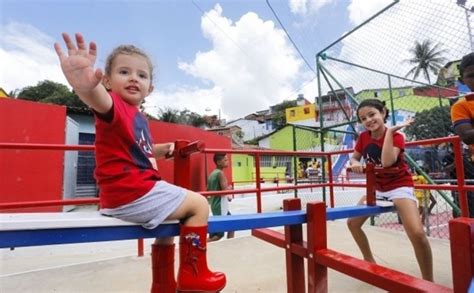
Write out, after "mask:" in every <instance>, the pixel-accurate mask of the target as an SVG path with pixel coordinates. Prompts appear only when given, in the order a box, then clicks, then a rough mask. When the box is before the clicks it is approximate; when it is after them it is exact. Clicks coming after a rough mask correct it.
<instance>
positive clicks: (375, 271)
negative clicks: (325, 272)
mask: <svg viewBox="0 0 474 293" xmlns="http://www.w3.org/2000/svg"><path fill="white" fill-rule="evenodd" d="M315 261H316V262H317V263H319V264H321V265H323V266H327V267H329V268H331V269H334V270H336V271H338V272H341V273H343V274H346V275H348V276H351V277H353V278H356V279H359V280H362V281H364V282H366V283H369V284H372V285H374V286H377V287H379V288H381V289H384V290H387V291H390V292H452V289H450V288H447V287H444V286H441V285H438V284H435V283H432V282H429V281H425V280H422V279H418V278H416V277H413V276H410V275H407V274H404V273H401V272H398V271H395V270H392V269H389V268H385V267H382V266H379V265H377V264H374V263H369V262H366V261H364V260H360V259H357V258H354V257H352V256H348V255H345V254H342V253H339V252H336V251H333V250H330V249H320V250H318V251H317V252H316V254H315ZM463 292H467V291H463Z"/></svg>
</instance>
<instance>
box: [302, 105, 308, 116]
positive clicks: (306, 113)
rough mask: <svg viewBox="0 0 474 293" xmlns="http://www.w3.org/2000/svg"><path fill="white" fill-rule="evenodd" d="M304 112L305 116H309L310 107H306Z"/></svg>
mask: <svg viewBox="0 0 474 293" xmlns="http://www.w3.org/2000/svg"><path fill="white" fill-rule="evenodd" d="M303 111H304V114H305V115H308V114H309V107H305V108H304V110H303Z"/></svg>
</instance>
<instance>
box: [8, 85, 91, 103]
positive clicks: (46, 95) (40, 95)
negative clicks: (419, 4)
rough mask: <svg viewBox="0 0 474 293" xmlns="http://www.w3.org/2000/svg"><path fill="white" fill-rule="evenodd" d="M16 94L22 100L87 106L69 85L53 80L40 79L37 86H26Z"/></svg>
mask: <svg viewBox="0 0 474 293" xmlns="http://www.w3.org/2000/svg"><path fill="white" fill-rule="evenodd" d="M15 96H16V97H17V98H18V99H21V100H29V101H35V102H40V103H50V104H57V105H65V106H70V107H81V108H87V106H86V104H84V103H83V102H82V101H81V100H80V99H79V97H78V96H77V95H76V94H75V93H74V92H72V91H70V90H69V88H68V87H67V86H65V85H63V84H60V83H57V82H54V81H51V80H44V81H40V82H38V84H37V85H35V86H27V87H24V88H22V89H21V90H20V91H19V92H18V94H15Z"/></svg>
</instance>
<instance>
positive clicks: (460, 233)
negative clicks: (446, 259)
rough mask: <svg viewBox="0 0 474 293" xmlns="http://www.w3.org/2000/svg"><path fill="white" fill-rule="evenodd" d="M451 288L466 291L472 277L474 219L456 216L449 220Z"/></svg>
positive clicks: (456, 291) (457, 292) (473, 274)
mask: <svg viewBox="0 0 474 293" xmlns="http://www.w3.org/2000/svg"><path fill="white" fill-rule="evenodd" d="M449 239H450V242H451V265H452V271H453V290H454V292H455V293H461V292H462V293H464V292H468V289H469V286H470V285H471V282H472V281H473V278H474V219H471V218H457V219H453V220H451V221H449Z"/></svg>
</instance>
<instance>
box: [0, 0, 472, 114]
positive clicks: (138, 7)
mask: <svg viewBox="0 0 474 293" xmlns="http://www.w3.org/2000/svg"><path fill="white" fill-rule="evenodd" d="M267 2H268V3H267ZM403 2H407V3H403ZM417 2H418V3H421V2H423V1H421V2H420V1H415V0H412V1H408V0H407V1H401V3H400V5H398V4H397V5H395V6H397V7H395V8H394V9H391V10H390V11H388V13H387V14H386V16H385V15H384V19H385V21H386V23H385V22H379V23H378V24H377V22H374V23H375V24H374V25H372V27H375V28H376V29H375V30H372V31H371V30H370V28H371V26H367V28H365V29H364V30H361V31H362V32H361V33H358V35H357V38H356V37H354V38H353V39H351V38H347V39H345V40H344V41H343V42H340V43H339V44H338V45H337V46H334V47H332V48H330V49H329V50H328V54H330V55H331V56H335V57H341V56H342V57H345V58H348V59H349V60H355V61H360V62H366V63H370V62H371V61H372V60H382V61H383V62H376V65H375V66H377V64H378V65H380V64H384V65H385V63H384V62H387V64H386V65H387V66H386V67H385V68H389V69H390V70H392V69H391V68H392V67H393V64H392V65H390V64H389V63H390V62H391V60H393V59H397V58H398V59H400V58H402V57H407V56H408V55H407V54H408V53H406V52H407V51H408V49H409V47H410V46H412V45H413V38H406V40H404V39H403V38H398V39H395V41H396V42H398V45H400V47H399V48H398V49H397V50H394V51H393V52H392V53H391V54H394V56H398V55H400V56H399V57H397V58H386V56H387V54H386V53H384V52H382V51H380V50H379V52H378V53H377V54H378V55H377V54H376V53H374V52H373V50H374V47H378V46H370V48H367V43H370V44H372V45H373V44H380V46H382V47H383V44H385V43H387V44H388V43H393V41H394V40H393V38H392V39H391V40H387V41H384V40H386V39H387V37H386V35H387V32H386V31H385V29H384V28H385V27H387V29H388V30H393V31H392V33H393V34H394V35H395V34H397V33H399V32H398V31H399V30H401V29H405V30H407V32H406V33H404V34H403V35H404V36H417V35H420V34H426V32H427V31H428V32H430V34H432V35H434V36H436V39H435V41H436V42H437V41H438V40H445V39H446V38H445V36H444V35H443V33H442V32H438V31H436V32H434V31H433V30H434V29H431V28H430V29H428V30H427V27H429V25H428V24H433V23H434V24H436V23H437V22H436V23H435V22H433V19H432V18H436V20H439V19H441V18H442V17H441V16H439V15H436V13H437V11H439V10H440V9H439V5H449V6H446V7H444V6H443V12H444V13H443V15H448V16H449V19H448V20H447V22H448V23H453V20H452V19H453V18H454V19H455V20H456V21H454V24H455V25H456V26H455V27H454V30H456V34H459V37H458V36H457V35H456V34H452V31H451V35H453V37H454V38H455V40H456V42H458V41H459V42H461V44H462V45H459V44H458V43H456V42H451V43H456V44H455V47H456V48H457V49H456V50H453V49H451V50H450V51H449V52H451V53H447V55H449V56H447V57H448V59H452V58H459V56H460V55H461V54H463V53H467V52H466V51H469V48H468V47H467V45H466V44H467V43H468V42H467V41H466V40H467V39H466V37H465V36H466V35H467V34H466V33H465V32H464V30H465V29H464V27H465V25H463V24H462V23H463V22H464V23H465V22H466V19H465V18H463V17H464V11H463V10H462V9H460V8H459V7H457V6H456V5H455V2H456V1H455V0H427V2H426V1H425V2H426V3H429V5H426V4H425V5H424V7H423V8H417V7H410V5H416V4H413V3H417ZM425 2H423V3H425ZM390 3H392V0H268V1H265V0H227V1H211V0H138V1H113V0H96V1H88V0H71V1H60V0H29V1H26V0H0V20H1V22H0V36H1V38H0V62H1V65H2V72H1V73H0V87H2V88H3V89H4V90H5V91H7V92H10V91H14V90H16V89H21V88H23V87H26V86H32V85H36V84H37V83H38V82H40V81H43V80H46V79H48V80H53V81H57V82H61V83H64V84H67V82H66V80H65V78H64V76H63V75H62V72H61V69H60V66H59V61H58V59H57V56H56V55H55V52H54V49H53V44H54V42H61V41H62V40H61V32H68V33H70V34H73V33H74V32H81V33H82V34H83V35H84V36H85V38H86V40H87V41H95V42H96V43H97V46H98V61H97V64H96V66H97V67H100V68H103V65H104V60H105V59H106V57H107V54H108V53H109V52H110V51H111V50H112V49H113V48H114V47H116V46H118V45H120V44H134V45H136V46H138V47H140V48H142V49H144V50H145V51H146V52H147V53H148V54H149V56H150V57H151V59H152V62H153V64H154V70H155V72H154V76H155V78H154V81H153V83H154V86H155V90H154V92H153V93H151V94H150V96H149V97H147V99H146V103H145V107H146V111H147V112H148V113H150V114H151V115H157V114H158V113H159V111H161V110H166V109H167V108H171V109H178V110H184V109H187V110H190V111H192V112H196V113H198V114H200V115H220V116H221V117H222V118H225V119H227V120H228V121H229V120H233V119H237V118H242V117H244V116H246V115H248V114H251V113H254V112H256V111H260V110H265V109H268V108H269V107H270V106H272V105H275V104H277V103H280V102H282V101H284V100H292V99H295V98H296V97H297V95H298V94H304V95H305V97H306V98H307V99H308V100H309V101H310V102H314V97H315V96H316V95H317V94H318V88H317V82H316V79H315V72H314V71H315V55H316V53H318V52H319V51H320V50H322V49H323V48H325V47H327V46H328V45H329V44H331V43H332V42H333V41H335V40H336V39H338V38H339V37H341V36H342V35H343V34H345V33H347V32H348V31H350V30H351V29H353V28H354V27H356V26H357V25H358V24H360V23H362V22H363V21H365V20H366V19H367V18H369V17H370V16H372V15H373V14H374V13H376V12H377V11H379V10H380V9H382V8H384V7H385V6H387V5H388V4H390ZM439 3H444V4H439ZM446 3H448V4H446ZM468 4H470V2H469V1H468ZM418 5H419V4H418ZM430 5H432V7H433V9H432V11H431V12H432V13H423V14H417V13H412V11H413V10H417V11H419V12H420V13H421V10H422V9H428V8H426V7H428V6H430ZM272 9H273V11H272ZM427 12H430V11H428V10H427ZM391 14H393V15H392V16H391ZM404 15H406V16H404ZM401 16H404V17H407V19H406V20H403V25H397V24H393V22H394V21H393V20H391V18H390V17H393V18H394V19H400V17H401ZM277 17H278V18H277ZM410 19H411V20H410ZM414 19H415V20H416V21H415V22H413V23H411V21H413V20H414ZM425 19H426V21H428V22H427V23H424V22H423V20H425ZM279 21H280V22H281V24H280V22H279ZM457 22H459V23H457ZM417 23H421V25H419V26H420V27H419V28H418V27H417ZM282 25H283V26H282ZM423 25H424V27H423ZM439 26H440V27H446V24H443V23H441V21H440V23H439ZM433 27H435V25H433ZM283 28H285V29H286V30H287V32H288V33H289V35H290V37H291V40H290V38H288V36H287V34H286V33H285V31H284V30H283ZM417 32H421V33H420V34H418V33H417ZM367 38H371V40H370V42H367ZM374 38H377V39H374ZM402 39H403V40H402ZM465 39H466V40H465ZM292 41H293V42H294V44H295V45H296V48H297V49H296V48H295V46H294V45H293V44H292ZM402 41H403V42H402ZM444 45H445V46H446V44H444ZM389 47H390V46H389V45H386V48H387V50H388V49H390V48H389ZM391 47H393V46H391ZM447 47H449V46H447ZM461 47H462V48H461ZM400 48H403V50H401V49H400ZM459 48H461V49H459ZM448 49H449V48H448ZM447 51H448V50H447ZM402 52H404V53H402ZM375 57H377V58H375ZM378 58H380V59H378ZM402 59H403V58H402ZM397 64H399V63H397ZM328 66H331V64H328ZM390 66H392V67H390ZM407 66H408V65H403V66H398V65H397V66H396V68H397V69H394V71H397V70H399V69H400V72H403V70H405V72H406V71H407V70H406V69H407V68H408V67H407ZM399 67H400V68H399ZM333 69H334V72H337V71H338V70H342V72H343V73H342V74H340V79H341V80H342V81H343V82H345V83H346V84H349V83H350V84H351V85H355V84H357V83H361V84H360V86H361V87H362V86H366V87H371V86H374V85H371V84H370V82H366V84H364V83H362V82H361V80H358V81H354V80H353V79H354V76H353V75H350V74H348V73H349V72H353V73H355V74H356V76H360V75H358V74H359V73H358V72H357V70H356V69H354V68H347V66H342V65H340V64H339V65H334V66H333ZM365 80H366V81H370V80H371V78H365ZM324 90H327V89H324Z"/></svg>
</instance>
